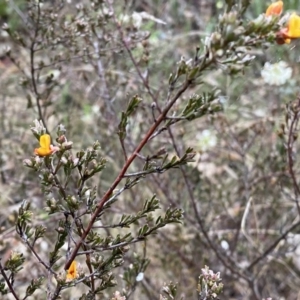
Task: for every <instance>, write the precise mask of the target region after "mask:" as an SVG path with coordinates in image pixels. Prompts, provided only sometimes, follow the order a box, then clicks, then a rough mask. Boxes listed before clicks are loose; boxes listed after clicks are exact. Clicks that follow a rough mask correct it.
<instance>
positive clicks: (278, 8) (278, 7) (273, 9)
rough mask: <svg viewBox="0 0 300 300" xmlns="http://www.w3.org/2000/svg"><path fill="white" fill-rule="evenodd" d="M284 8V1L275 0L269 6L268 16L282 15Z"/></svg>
mask: <svg viewBox="0 0 300 300" xmlns="http://www.w3.org/2000/svg"><path fill="white" fill-rule="evenodd" d="M282 9H283V2H282V1H277V2H274V3H272V4H271V5H270V6H269V7H268V8H267V11H266V16H273V15H275V16H277V15H280V14H281V13H282Z"/></svg>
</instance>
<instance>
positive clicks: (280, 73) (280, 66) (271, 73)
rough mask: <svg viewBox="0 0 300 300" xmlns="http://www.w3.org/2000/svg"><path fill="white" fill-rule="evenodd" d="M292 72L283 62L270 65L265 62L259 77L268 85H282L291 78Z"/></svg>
mask: <svg viewBox="0 0 300 300" xmlns="http://www.w3.org/2000/svg"><path fill="white" fill-rule="evenodd" d="M292 73H293V70H292V68H290V67H289V66H288V64H287V63H286V62H285V61H279V62H277V63H274V64H271V63H269V62H266V63H265V65H264V67H263V69H262V70H261V76H262V78H263V80H264V82H265V83H268V84H270V85H278V86H279V85H283V84H285V83H286V82H287V81H288V80H289V79H291V77H292Z"/></svg>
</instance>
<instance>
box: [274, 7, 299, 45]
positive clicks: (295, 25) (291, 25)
mask: <svg viewBox="0 0 300 300" xmlns="http://www.w3.org/2000/svg"><path fill="white" fill-rule="evenodd" d="M297 38H300V16H298V15H297V14H296V13H293V14H292V15H291V16H290V18H289V21H288V24H287V27H286V28H283V29H281V30H280V31H279V32H277V34H276V40H277V43H278V41H283V43H286V44H289V43H290V42H291V40H292V39H297ZM279 44H281V43H279Z"/></svg>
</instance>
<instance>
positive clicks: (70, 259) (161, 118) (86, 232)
mask: <svg viewBox="0 0 300 300" xmlns="http://www.w3.org/2000/svg"><path fill="white" fill-rule="evenodd" d="M190 84H191V82H190V81H189V80H187V81H186V82H185V83H184V85H183V86H182V87H181V88H180V89H179V90H178V92H177V93H176V95H175V96H174V97H173V99H172V100H171V101H170V102H169V103H168V104H167V106H166V107H165V109H164V110H163V111H162V113H161V114H160V115H159V117H158V118H157V120H156V122H155V123H154V124H153V125H152V126H151V128H150V129H149V130H148V132H147V133H146V135H145V137H144V138H143V139H142V140H141V142H140V143H139V145H138V146H137V147H136V149H135V150H134V151H133V153H132V154H131V156H130V157H129V158H128V160H127V161H126V163H125V164H124V166H123V168H122V169H121V171H120V173H119V175H118V177H117V178H116V179H115V181H114V182H113V184H112V185H111V187H110V188H109V189H108V190H107V191H106V193H105V194H104V196H103V197H102V199H101V200H100V201H99V202H98V204H97V209H96V210H95V212H94V214H93V215H92V217H91V220H90V222H89V224H88V226H87V228H86V230H85V231H84V232H83V234H82V236H81V239H80V241H79V242H78V243H77V245H76V247H75V248H74V250H73V252H72V253H71V255H70V258H69V260H68V261H67V263H66V265H65V270H68V269H69V267H70V265H71V263H72V261H73V260H74V259H75V257H76V255H77V252H78V251H79V248H80V247H81V245H82V243H83V242H84V240H85V238H86V237H87V235H88V234H89V232H90V230H91V229H92V227H93V224H94V223H95V221H96V219H97V216H98V215H99V213H100V212H101V210H102V208H103V206H104V204H105V203H106V202H107V201H108V200H109V197H110V195H111V194H112V192H113V190H114V189H115V188H116V187H117V185H118V184H119V183H120V182H121V180H122V179H123V178H124V174H125V173H126V171H127V169H128V168H129V166H130V165H131V163H132V162H133V161H134V159H135V158H136V156H137V155H138V154H139V152H140V151H141V150H142V149H143V147H144V146H145V145H146V144H147V142H148V140H149V139H150V137H151V136H152V134H153V133H154V132H155V130H156V129H157V127H158V126H159V125H160V123H161V122H163V120H164V119H165V117H166V115H167V113H168V111H169V110H170V109H171V107H172V106H173V105H174V103H175V102H176V101H177V99H178V98H179V97H180V96H181V95H182V94H183V93H184V92H185V91H186V90H187V89H188V87H189V86H190Z"/></svg>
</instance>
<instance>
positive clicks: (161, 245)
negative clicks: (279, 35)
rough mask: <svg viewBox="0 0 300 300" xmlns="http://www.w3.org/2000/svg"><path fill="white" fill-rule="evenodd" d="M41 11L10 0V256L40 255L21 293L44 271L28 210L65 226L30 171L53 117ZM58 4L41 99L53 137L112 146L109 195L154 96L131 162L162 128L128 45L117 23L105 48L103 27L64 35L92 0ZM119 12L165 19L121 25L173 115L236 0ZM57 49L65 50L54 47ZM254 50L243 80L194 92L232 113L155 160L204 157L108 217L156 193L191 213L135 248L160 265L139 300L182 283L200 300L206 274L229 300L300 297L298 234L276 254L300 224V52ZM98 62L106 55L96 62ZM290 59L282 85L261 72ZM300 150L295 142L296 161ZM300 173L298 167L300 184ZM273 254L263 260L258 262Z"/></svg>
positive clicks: (218, 76)
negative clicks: (292, 121)
mask: <svg viewBox="0 0 300 300" xmlns="http://www.w3.org/2000/svg"><path fill="white" fill-rule="evenodd" d="M99 2H101V1H99ZM28 3H29V2H27V1H23V0H10V1H3V0H0V25H1V26H6V25H5V24H8V26H9V28H10V33H11V34H10V35H9V34H7V31H6V30H4V29H2V30H0V91H1V92H0V149H1V152H0V204H1V210H0V237H1V241H0V256H1V258H2V260H4V261H5V259H7V256H8V255H9V253H10V251H11V249H19V250H20V249H21V251H23V252H24V254H25V255H26V257H27V258H28V261H27V262H26V264H25V265H24V269H25V271H24V272H23V273H22V274H23V276H24V277H23V278H19V279H18V280H19V281H20V282H19V283H18V284H19V286H21V285H22V284H23V283H24V282H26V280H27V278H28V277H30V276H34V275H35V274H36V273H39V272H42V269H41V266H40V265H39V263H38V262H37V261H35V260H34V259H30V254H29V252H27V250H26V249H25V248H24V246H23V245H22V243H21V241H20V240H19V239H18V238H17V237H16V235H15V232H14V224H15V221H16V220H15V219H16V211H17V210H18V207H19V205H20V203H21V202H22V200H23V199H29V200H30V201H31V203H32V207H33V208H34V211H35V216H34V222H36V223H44V224H47V226H51V224H56V223H57V221H58V219H60V217H61V216H58V215H51V216H48V215H47V214H46V213H45V212H44V210H43V207H44V206H45V198H44V196H43V194H42V192H41V188H40V182H39V178H38V177H37V175H36V173H35V172H34V171H28V170H27V169H26V168H24V167H23V164H22V161H23V159H25V158H28V157H30V156H32V155H33V149H34V148H36V147H37V140H36V139H35V138H34V137H33V135H32V134H31V132H30V130H29V128H30V126H31V125H32V122H33V120H34V119H39V118H40V115H39V112H38V109H37V106H36V103H35V97H36V95H35V93H34V91H33V90H32V89H31V88H29V86H30V83H28V79H26V78H27V77H28V78H30V74H31V71H32V70H31V66H32V64H31V63H32V62H31V59H32V57H30V51H29V50H28V49H30V38H29V35H31V34H32V32H31V29H30V28H29V27H27V28H26V26H24V18H26V16H27V13H28V5H29V4H28ZM59 3H62V1H45V3H44V5H45V7H48V6H49V7H50V8H51V6H52V8H54V12H53V14H57V15H58V17H56V16H55V17H53V20H51V18H48V19H47V20H46V21H45V24H43V26H45V28H46V27H47V26H50V25H51V26H53V28H54V29H56V30H57V32H59V34H57V35H55V33H56V32H47V34H45V36H44V42H41V44H40V45H41V50H40V51H38V52H36V54H35V58H34V59H35V62H34V65H35V66H39V67H40V74H39V76H40V77H39V84H40V87H39V88H40V90H43V91H45V94H42V95H41V105H42V114H43V117H44V119H45V121H46V124H47V127H48V130H49V132H55V131H56V128H57V126H58V125H59V124H64V125H65V126H66V128H67V137H68V138H69V139H70V140H72V141H73V143H74V146H73V147H74V151H75V150H76V151H78V150H80V149H82V148H86V147H88V146H90V145H91V144H93V142H94V141H96V140H98V141H99V142H100V145H101V155H103V156H104V157H106V158H107V160H108V164H107V168H106V170H105V172H103V173H101V175H100V176H98V177H94V178H93V181H92V182H90V185H91V187H93V186H96V187H97V194H98V195H99V196H101V195H102V194H103V193H104V192H105V191H106V190H107V188H108V187H109V186H110V184H111V182H112V181H113V180H114V178H115V177H116V176H117V175H118V172H119V170H120V168H121V167H122V165H123V163H124V157H123V151H122V147H121V145H120V142H119V138H118V136H117V130H118V124H119V122H120V116H121V111H122V110H124V109H125V107H126V105H127V103H128V101H129V99H130V98H131V97H133V96H134V95H135V94H137V95H139V96H140V97H141V98H142V99H143V101H142V106H141V109H139V110H138V111H137V112H136V113H135V115H134V117H133V118H132V119H131V120H130V123H129V124H128V126H127V128H128V134H127V139H126V141H125V146H126V148H127V149H128V151H129V152H131V151H132V150H133V149H134V146H136V145H137V143H138V141H140V139H141V138H142V137H143V136H144V134H145V132H146V130H147V129H148V128H149V127H150V126H151V124H152V123H153V115H152V108H151V107H152V106H151V105H152V103H153V98H151V96H150V95H149V92H148V90H147V89H146V88H145V86H144V85H143V84H142V82H141V79H140V77H139V76H138V75H137V72H136V68H135V66H134V65H133V64H132V61H131V60H130V58H129V56H128V54H127V52H126V51H125V50H124V48H123V46H122V45H121V43H120V40H119V39H118V38H116V37H115V36H114V35H113V34H112V33H111V31H112V30H115V28H114V27H113V26H112V25H110V23H109V20H108V19H107V20H106V19H105V16H104V17H103V19H101V20H100V21H101V22H103V30H102V32H101V38H100V37H99V36H98V37H96V35H94V34H93V33H91V34H87V32H92V29H91V26H90V25H83V27H82V28H81V29H80V30H82V31H81V33H82V35H78V36H75V35H74V36H72V37H71V33H70V32H68V31H67V29H66V30H65V31H64V32H63V31H61V32H60V30H62V29H61V28H62V27H63V20H64V18H66V19H68V18H70V20H71V19H72V16H73V15H76V13H77V12H78V11H80V9H79V7H80V6H81V5H82V6H85V5H87V6H88V5H89V1H88V0H83V1H71V0H70V1H66V3H64V5H63V6H61V7H60V6H59V5H60V4H59ZM267 4H269V3H267V2H265V1H259V0H255V1H251V5H250V7H249V9H248V10H247V12H246V14H245V16H244V18H246V19H249V20H251V19H254V18H256V17H257V16H258V15H259V14H262V13H263V12H264V11H265V10H266V7H267ZM284 5H285V11H286V12H289V11H298V13H299V12H300V3H299V1H296V0H286V1H284ZM114 7H115V10H116V12H117V13H118V16H119V18H120V22H125V21H124V20H123V19H122V16H123V18H124V16H126V15H129V16H131V15H132V14H133V13H134V12H136V13H141V12H147V13H148V14H149V15H151V16H153V17H154V19H147V18H146V19H143V20H142V21H141V23H140V24H138V25H137V24H136V23H134V22H137V21H136V20H134V19H132V20H131V22H133V23H130V22H129V23H126V24H125V23H122V24H123V25H124V28H125V31H126V33H127V34H128V37H129V38H130V41H131V42H132V43H133V45H134V47H133V48H132V53H133V55H134V58H135V61H136V62H137V64H138V67H139V68H140V70H141V71H142V72H143V76H145V78H148V80H149V81H148V82H149V86H150V87H151V90H152V92H153V94H154V95H155V98H156V99H158V103H157V105H160V106H163V104H164V103H165V101H166V99H167V93H168V89H167V84H168V80H169V75H170V73H172V72H174V70H175V68H176V62H178V61H180V58H181V57H185V58H186V59H189V58H193V57H194V56H195V51H196V48H197V47H198V46H199V45H203V40H204V39H205V37H206V36H208V35H209V34H210V33H211V32H212V31H213V30H214V28H215V26H216V24H217V20H218V16H219V14H220V13H221V12H223V10H224V7H225V1H211V0H186V1H183V0H169V1H158V0H147V1H143V0H132V1H130V0H128V1H115V3H114ZM91 11H92V9H91ZM85 13H86V15H89V16H91V17H90V18H91V19H90V20H89V21H88V23H89V22H90V24H91V23H92V22H94V21H95V20H94V19H93V17H95V16H94V15H93V14H92V12H84V11H81V12H79V13H78V15H77V17H78V19H80V18H81V17H83V16H84V14H85ZM47 22H48V23H49V24H48V23H47ZM60 22H61V23H60ZM106 22H107V23H106ZM123 25H122V26H123ZM17 33H18V34H19V36H20V37H22V38H21V39H23V40H21V41H20V40H19V41H18V42H16V40H18V37H17V36H14V39H12V38H11V36H12V35H14V34H17ZM68 34H69V36H68ZM26 37H28V39H27V38H26ZM41 38H42V36H41ZM54 38H60V39H61V40H63V41H64V42H63V43H62V45H61V46H59V47H58V46H55V43H53V39H54ZM22 44H23V45H24V46H22ZM8 47H9V48H10V49H11V50H10V53H11V55H9V56H8V55H6V53H7V48H8ZM251 51H252V53H251V54H252V55H255V59H254V60H253V62H252V63H251V65H250V66H249V67H247V68H245V69H244V70H243V72H242V73H239V74H237V75H232V73H228V72H226V71H222V70H220V69H215V70H210V71H208V72H207V73H205V74H204V76H203V77H202V78H201V79H202V81H203V82H204V84H203V85H201V86H196V85H195V87H193V88H192V89H190V90H189V94H193V93H200V92H202V91H203V90H206V91H208V92H209V91H212V90H214V89H218V90H220V91H221V96H222V97H221V99H222V104H223V107H224V109H223V111H222V112H219V113H214V114H211V115H209V114H208V115H206V116H205V117H204V118H201V119H196V120H194V121H193V122H179V123H177V124H175V125H174V126H173V127H172V128H171V130H170V131H164V132H162V133H161V134H160V136H159V138H158V139H155V140H153V142H151V143H149V144H148V145H147V147H146V148H145V149H144V150H143V153H142V154H143V155H144V156H145V157H146V156H147V155H149V156H151V155H154V154H155V153H157V151H158V150H159V149H161V148H162V147H164V148H165V150H166V152H168V153H169V154H170V156H172V155H176V156H179V155H182V154H183V153H184V152H185V150H186V149H187V148H188V147H192V148H193V149H194V150H195V151H196V153H197V154H196V157H195V161H194V162H193V163H190V164H189V165H188V166H186V167H184V168H181V169H177V170H172V171H170V172H165V173H163V174H154V175H150V176H149V177H147V180H145V181H144V182H142V183H141V184H140V185H137V186H136V187H134V188H133V189H130V190H129V191H128V192H126V193H124V194H122V195H121V197H120V201H118V202H117V203H116V205H115V206H113V207H112V208H111V209H110V212H109V214H107V215H104V216H103V222H104V223H105V222H112V223H113V222H114V220H117V219H119V217H120V215H122V214H124V213H126V214H134V212H137V211H138V210H140V209H141V207H142V205H143V203H144V202H143V201H144V200H145V199H146V198H150V197H151V196H152V194H153V193H155V194H156V195H157V197H158V198H159V199H160V201H161V203H160V204H161V209H162V211H165V210H166V209H167V208H168V207H170V206H171V207H181V208H182V209H183V210H184V223H183V225H172V226H171V225H168V226H167V227H166V228H163V229H162V230H161V231H160V232H159V233H158V234H157V235H155V236H152V237H150V238H149V239H148V240H147V242H145V243H142V244H135V245H132V246H131V250H130V251H131V253H136V255H139V256H140V257H143V258H147V259H149V260H150V264H149V266H148V268H147V270H146V271H145V273H144V278H143V280H141V281H140V282H139V283H138V285H137V287H134V290H133V292H132V294H131V295H130V297H131V298H132V299H158V297H159V293H160V288H161V287H162V285H163V284H164V283H165V282H169V281H173V282H176V283H178V295H179V296H182V297H185V299H196V296H195V295H196V292H195V289H196V286H197V282H198V276H199V274H200V272H201V268H203V267H204V266H205V265H208V266H209V267H210V268H211V269H213V270H214V271H216V272H217V271H220V272H221V277H222V278H223V283H224V285H225V287H224V293H223V295H222V297H221V299H262V298H263V297H272V298H273V299H300V294H299V286H300V277H299V276H300V257H299V255H300V248H299V243H300V235H299V226H298V227H296V228H293V230H292V231H290V232H289V233H288V234H287V235H286V236H284V238H282V239H281V241H280V243H277V244H276V246H275V247H273V248H272V249H271V251H270V252H269V253H267V254H266V253H265V251H266V250H267V249H269V247H270V246H271V245H272V244H273V243H274V242H275V241H276V240H277V239H278V238H279V237H280V236H281V235H282V234H283V233H284V232H285V231H286V230H287V229H288V228H290V227H291V225H293V224H296V223H297V222H298V220H299V213H298V211H297V207H296V205H295V202H296V201H297V199H296V198H295V196H294V195H295V193H294V188H295V186H294V184H293V183H292V181H291V178H290V174H289V172H288V161H287V153H286V140H285V136H284V134H283V133H282V132H281V131H282V128H283V127H284V126H286V125H285V116H286V106H287V105H289V103H290V102H292V101H295V100H296V99H297V96H298V95H299V92H300V89H299V87H300V78H299V72H300V69H299V53H300V43H299V41H294V42H293V43H292V44H290V45H283V46H279V45H277V44H274V45H271V46H270V47H263V49H262V50H259V49H256V50H251ZM96 52H99V53H100V58H95V57H96V56H95V55H94V53H96ZM279 61H285V62H286V64H287V66H288V67H289V68H291V69H292V74H293V76H292V77H291V78H290V79H289V80H287V81H286V82H284V83H283V84H281V85H278V86H274V85H269V84H268V83H267V82H265V80H264V78H263V77H262V76H261V71H262V69H263V67H264V65H265V63H266V62H269V63H271V64H274V63H277V62H279ZM187 98H188V95H183V97H182V99H181V101H180V102H179V103H178V104H177V107H176V109H179V108H183V107H184V100H186V99H187ZM154 113H155V112H154ZM282 124H284V125H282ZM281 133H282V134H281ZM298 149H299V145H298V144H297V143H296V144H295V151H294V155H295V157H296V154H297V150H298ZM298 165H299V163H297V161H296V160H295V170H296V174H297V176H298V177H297V178H299V174H298V173H299V171H298V169H299V168H297V167H298ZM141 166H142V162H140V161H139V160H137V161H136V162H135V164H133V166H132V168H131V170H130V171H131V172H134V171H137V170H139V168H140V167H141ZM120 230H123V229H122V228H121V229H120ZM116 232H117V229H107V230H106V234H107V235H110V234H116ZM54 239H55V233H54V232H48V233H47V234H46V237H45V239H44V240H43V242H41V243H40V244H39V245H38V247H40V251H44V252H45V253H46V252H47V251H48V249H49V245H50V244H51V243H53V240H54ZM264 254H266V255H265V256H263V255H264ZM260 256H263V258H262V259H261V260H259V261H257V262H255V261H256V259H257V257H260ZM253 262H255V263H254V264H253V265H252V263H253ZM132 264H133V260H132V256H131V255H128V257H127V260H126V261H125V265H124V268H120V269H119V270H118V272H119V273H117V274H116V277H117V279H118V280H119V285H120V287H119V291H121V290H122V284H124V283H122V281H121V278H122V277H124V272H125V271H126V267H127V268H132ZM249 266H250V267H249ZM113 290H116V289H113ZM79 294H80V288H79V292H78V294H72V296H68V294H64V297H66V298H65V299H79ZM111 295H112V290H108V291H105V292H104V295H103V297H104V298H103V299H110V298H109V297H110V296H111ZM36 297H39V296H38V295H37V296H36ZM68 297H71V298H68ZM297 297H298V298H297ZM31 299H40V298H34V297H32V298H31Z"/></svg>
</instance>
